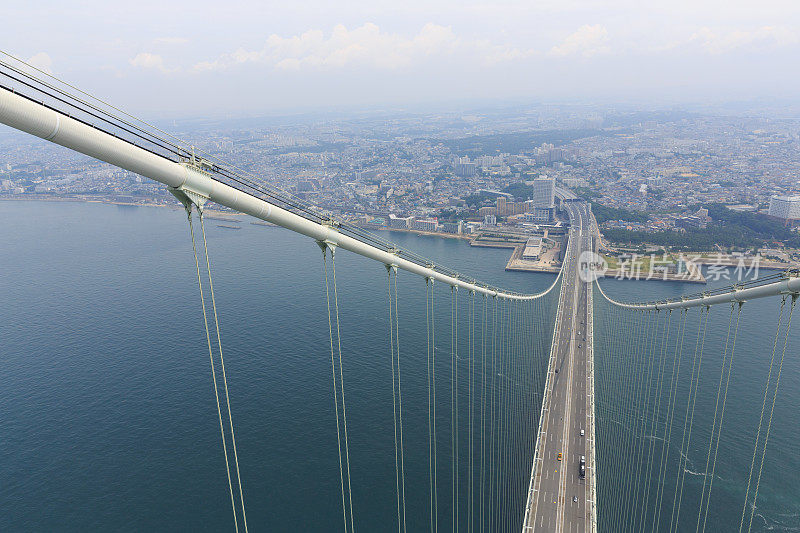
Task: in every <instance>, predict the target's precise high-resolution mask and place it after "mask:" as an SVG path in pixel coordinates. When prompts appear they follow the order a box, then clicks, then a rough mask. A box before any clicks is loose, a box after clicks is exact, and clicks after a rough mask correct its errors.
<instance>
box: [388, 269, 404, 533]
mask: <svg viewBox="0 0 800 533" xmlns="http://www.w3.org/2000/svg"><path fill="white" fill-rule="evenodd" d="M392 271H395V275H397V272H396V270H395V269H394V268H393V267H392V266H390V265H387V266H386V272H387V280H388V283H387V285H388V288H389V290H388V292H389V359H390V360H391V363H392V415H393V422H394V471H395V490H396V493H397V531H398V532H400V531H402V529H403V523H402V522H401V520H400V457H399V451H398V446H397V440H398V439H397V378H396V376H395V370H394V360H395V357H394V318H393V317H394V311H393V309H392ZM403 505H404V506H405V500H404V501H403ZM404 516H405V512H404Z"/></svg>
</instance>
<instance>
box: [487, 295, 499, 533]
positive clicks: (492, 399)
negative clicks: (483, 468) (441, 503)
mask: <svg viewBox="0 0 800 533" xmlns="http://www.w3.org/2000/svg"><path fill="white" fill-rule="evenodd" d="M492 302H493V304H494V307H493V310H492V354H491V363H492V367H491V372H492V381H491V383H490V385H491V391H490V397H489V418H490V420H489V491H488V494H487V497H488V500H489V503H488V509H487V515H486V520H487V526H488V529H489V530H490V531H491V530H492V527H491V524H492V519H493V517H494V483H495V479H496V468H497V464H496V462H495V453H494V447H495V438H494V434H495V431H494V427H495V403H496V401H495V392H496V390H497V296H492Z"/></svg>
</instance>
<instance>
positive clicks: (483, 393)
mask: <svg viewBox="0 0 800 533" xmlns="http://www.w3.org/2000/svg"><path fill="white" fill-rule="evenodd" d="M486 305H487V299H486V295H485V294H484V295H483V313H482V319H481V488H480V494H479V498H480V504H481V509H480V514H479V517H478V529H479V530H480V531H483V510H484V507H483V506H484V499H483V498H484V489H485V487H486Z"/></svg>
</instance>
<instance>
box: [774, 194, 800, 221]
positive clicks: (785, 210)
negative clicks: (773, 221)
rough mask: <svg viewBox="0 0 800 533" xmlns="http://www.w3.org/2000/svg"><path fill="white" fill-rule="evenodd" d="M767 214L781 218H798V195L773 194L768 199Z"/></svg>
mask: <svg viewBox="0 0 800 533" xmlns="http://www.w3.org/2000/svg"><path fill="white" fill-rule="evenodd" d="M769 214H770V215H771V216H773V217H775V218H781V219H783V220H797V219H800V196H773V197H772V198H771V199H770V201H769Z"/></svg>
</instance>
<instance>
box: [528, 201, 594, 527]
mask: <svg viewBox="0 0 800 533" xmlns="http://www.w3.org/2000/svg"><path fill="white" fill-rule="evenodd" d="M564 205H565V206H566V208H567V210H568V213H569V215H570V220H571V223H572V229H571V230H570V245H569V247H568V251H567V256H566V257H565V259H564V268H565V270H564V279H563V283H562V290H561V294H560V298H559V309H558V314H557V316H556V327H555V332H554V335H553V344H552V348H551V356H550V364H549V367H548V375H547V383H546V387H545V398H544V402H543V409H542V420H541V423H540V428H539V436H538V439H537V445H536V451H535V453H536V457H535V459H534V468H533V475H532V479H531V484H530V492H529V497H528V507H527V514H526V518H525V526H524V531H526V532H530V531H534V532H536V531H542V532H545V531H546V532H556V533H559V532H564V533H567V532H570V533H572V532H590V531H592V530H593V529H592V524H593V521H592V513H593V501H592V499H593V492H592V489H593V487H592V483H591V481H592V475H593V473H594V470H593V468H592V467H593V464H592V462H593V455H594V454H593V450H592V449H591V448H592V443H593V439H592V436H593V433H594V432H593V424H592V423H591V422H592V421H591V420H590V417H591V415H592V407H591V406H592V403H591V398H590V397H587V394H586V391H587V388H588V390H590V391H591V390H592V385H593V384H592V383H590V382H589V379H590V378H591V372H589V373H588V374H587V362H589V361H590V357H591V351H590V345H591V342H592V339H591V330H590V329H587V326H588V325H589V320H590V314H589V298H590V295H589V291H590V290H591V285H590V284H589V283H587V282H585V281H583V280H582V279H581V276H580V275H579V274H580V273H579V270H578V269H579V264H578V263H579V257H580V255H581V253H582V252H583V251H585V250H591V249H592V247H591V228H590V224H591V216H590V214H589V207H588V206H587V205H585V204H583V203H578V202H574V203H572V202H570V203H565V204H564ZM589 366H591V365H589ZM587 414H588V416H587ZM581 431H583V432H584V434H583V435H581ZM559 454H561V458H559ZM582 457H583V458H585V461H586V463H585V477H582V476H581V475H580V462H581V458H582Z"/></svg>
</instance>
